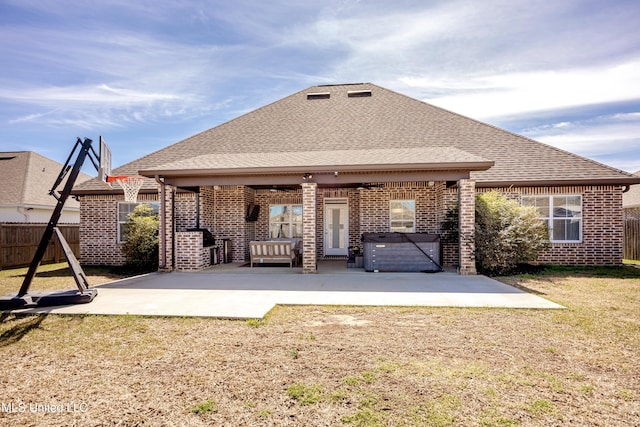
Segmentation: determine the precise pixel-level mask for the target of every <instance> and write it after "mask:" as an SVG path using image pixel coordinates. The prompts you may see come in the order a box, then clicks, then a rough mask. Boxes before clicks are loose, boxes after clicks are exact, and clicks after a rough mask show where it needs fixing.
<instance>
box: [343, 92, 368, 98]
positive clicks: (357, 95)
mask: <svg viewBox="0 0 640 427" xmlns="http://www.w3.org/2000/svg"><path fill="white" fill-rule="evenodd" d="M347 96H348V97H349V98H365V97H367V96H371V91H370V90H350V91H349V92H347Z"/></svg>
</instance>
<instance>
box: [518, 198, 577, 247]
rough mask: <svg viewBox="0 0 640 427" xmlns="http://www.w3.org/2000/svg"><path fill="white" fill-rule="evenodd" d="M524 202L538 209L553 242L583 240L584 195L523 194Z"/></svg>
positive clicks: (525, 204)
mask: <svg viewBox="0 0 640 427" xmlns="http://www.w3.org/2000/svg"><path fill="white" fill-rule="evenodd" d="M522 204H523V205H524V206H534V207H536V208H537V209H538V211H539V212H540V219H541V220H543V221H546V222H547V224H548V225H549V240H550V241H551V242H552V243H580V242H582V196H576V195H570V196H523V197H522Z"/></svg>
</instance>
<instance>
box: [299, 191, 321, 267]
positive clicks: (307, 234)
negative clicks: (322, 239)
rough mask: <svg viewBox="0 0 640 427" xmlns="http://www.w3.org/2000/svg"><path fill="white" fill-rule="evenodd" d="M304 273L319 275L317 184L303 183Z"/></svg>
mask: <svg viewBox="0 0 640 427" xmlns="http://www.w3.org/2000/svg"><path fill="white" fill-rule="evenodd" d="M301 185H302V273H317V253H316V199H317V192H316V190H317V187H318V184H316V183H315V182H305V183H302V184H301Z"/></svg>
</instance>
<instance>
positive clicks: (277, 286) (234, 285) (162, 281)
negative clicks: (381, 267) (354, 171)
mask: <svg viewBox="0 0 640 427" xmlns="http://www.w3.org/2000/svg"><path fill="white" fill-rule="evenodd" d="M96 289H97V290H98V296H97V297H96V298H95V299H94V301H93V302H91V303H89V304H78V305H73V306H60V307H42V308H34V309H26V310H20V311H21V312H26V313H57V314H103V315H104V314H106V315H119V314H132V315H143V316H198V317H217V318H239V319H245V318H262V317H264V316H265V315H266V314H267V313H268V312H269V311H270V310H271V309H272V308H273V307H274V306H275V305H278V304H281V305H358V306H428V307H495V308H529V309H548V308H563V307H562V306H561V305H558V304H556V303H553V302H551V301H548V300H545V299H543V298H540V297H539V296H536V295H533V294H529V293H527V292H524V291H522V290H520V289H516V288H514V287H511V286H508V285H505V284H504V283H501V282H498V281H496V280H493V279H490V278H488V277H485V276H460V275H458V274H456V273H455V272H443V273H434V274H425V273H366V272H364V270H363V269H348V268H346V262H344V261H326V262H320V263H319V266H318V274H301V269H300V268H289V267H254V268H250V267H242V266H240V264H224V265H222V266H215V267H213V268H211V269H209V270H205V271H201V272H196V273H185V272H174V273H151V274H147V275H143V276H136V277H131V278H128V279H124V280H119V281H115V282H111V283H107V284H104V285H100V286H96Z"/></svg>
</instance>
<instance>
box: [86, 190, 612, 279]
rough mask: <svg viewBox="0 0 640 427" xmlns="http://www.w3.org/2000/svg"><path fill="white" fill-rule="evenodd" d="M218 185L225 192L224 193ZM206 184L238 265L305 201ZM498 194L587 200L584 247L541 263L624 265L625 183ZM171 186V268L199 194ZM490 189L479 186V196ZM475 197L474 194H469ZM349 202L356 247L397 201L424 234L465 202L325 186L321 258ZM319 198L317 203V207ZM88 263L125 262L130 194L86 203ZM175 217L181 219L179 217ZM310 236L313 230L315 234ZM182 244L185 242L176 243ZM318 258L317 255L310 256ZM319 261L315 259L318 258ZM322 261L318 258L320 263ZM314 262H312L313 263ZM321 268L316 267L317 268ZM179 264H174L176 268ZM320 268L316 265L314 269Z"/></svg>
mask: <svg viewBox="0 0 640 427" xmlns="http://www.w3.org/2000/svg"><path fill="white" fill-rule="evenodd" d="M216 188H217V189H216ZM216 188H214V187H202V188H201V191H200V196H199V200H200V226H201V227H208V228H209V229H211V231H212V232H214V234H216V235H217V236H225V237H229V238H231V240H232V260H233V261H235V262H244V261H245V260H246V259H248V246H249V245H248V242H249V241H250V240H264V239H267V238H268V234H269V205H271V204H303V203H302V202H303V197H302V192H303V190H302V188H301V189H300V190H296V191H291V192H270V191H268V190H253V189H251V188H248V187H244V186H220V187H216ZM497 190H498V191H500V192H502V193H504V194H507V195H508V196H509V197H510V198H513V199H516V200H519V199H520V198H521V197H522V196H527V195H582V203H583V234H582V237H583V240H582V242H581V243H566V244H553V245H552V247H551V248H550V249H549V250H547V251H545V252H544V253H543V254H542V255H541V257H540V259H539V260H538V261H539V262H542V263H553V264H567V265H586V264H589V265H619V264H620V263H621V260H622V244H623V239H622V235H623V229H624V228H623V227H624V219H623V210H622V187H621V186H567V187H522V188H519V187H511V188H501V189H497ZM174 191H175V189H172V188H171V187H170V186H167V187H166V207H167V216H168V222H167V230H166V236H167V243H168V245H167V260H168V262H169V263H171V260H172V251H173V246H174V244H173V242H172V241H171V235H172V233H173V232H174V230H175V232H183V231H186V229H187V228H191V227H195V225H196V220H195V212H196V207H195V203H196V197H195V194H194V193H177V194H176V193H174ZM484 191H490V189H483V188H478V189H477V190H476V193H481V192H484ZM469 194H473V193H471V192H467V197H468V196H469ZM327 198H343V199H346V200H348V204H349V245H350V246H353V245H360V244H361V243H360V236H361V234H362V233H364V232H388V231H389V201H390V200H415V203H416V231H418V232H427V233H439V232H440V224H441V223H442V221H443V220H444V218H445V215H446V212H447V209H449V208H450V207H451V206H453V205H455V203H456V201H457V199H458V190H457V189H456V188H446V187H445V183H444V182H436V183H433V184H432V185H429V183H426V182H410V183H386V184H384V185H383V186H382V187H380V188H371V189H368V190H367V189H365V190H357V189H324V188H323V189H317V195H316V196H315V197H313V198H310V199H309V200H307V205H306V206H305V207H304V211H305V212H306V211H308V210H311V211H313V215H314V219H313V222H314V224H315V235H314V236H313V243H310V242H311V241H309V242H307V243H308V244H313V247H314V249H315V251H314V252H315V253H316V255H317V257H318V258H322V256H323V250H324V246H323V245H324V200H325V199H327ZM139 199H140V200H141V201H157V200H159V196H158V195H155V194H141V195H140V196H139ZM311 200H312V201H313V203H312V202H311ZM80 201H81V208H80V236H81V237H80V260H81V262H82V263H83V264H88V265H92V264H96V265H122V264H123V263H124V261H125V260H124V257H123V256H122V254H121V251H120V247H121V244H119V243H118V242H117V203H118V202H119V201H124V200H123V196H122V195H99V196H98V195H95V196H82V197H81V198H80ZM250 203H255V204H257V205H259V206H260V215H259V218H258V221H257V222H246V220H245V215H246V209H247V206H248V205H249V204H250ZM174 214H175V221H174V220H173V216H172V215H174ZM307 232H309V231H308V230H307ZM176 244H177V242H176ZM309 253H312V252H309ZM310 256H311V255H310ZM313 262H315V261H313ZM308 263H311V260H308ZM314 265H315V264H314ZM443 265H446V266H451V265H454V266H460V264H459V250H458V245H457V244H443ZM172 267H173V266H170V268H172ZM314 268H315V267H314Z"/></svg>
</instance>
